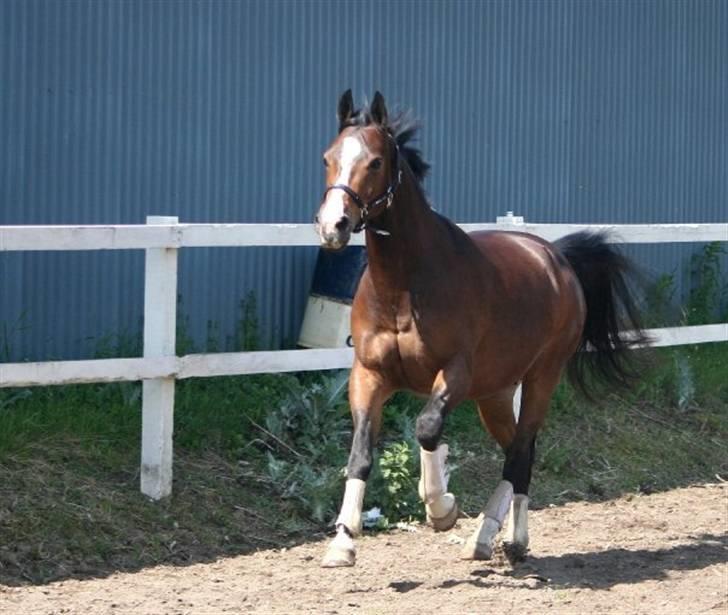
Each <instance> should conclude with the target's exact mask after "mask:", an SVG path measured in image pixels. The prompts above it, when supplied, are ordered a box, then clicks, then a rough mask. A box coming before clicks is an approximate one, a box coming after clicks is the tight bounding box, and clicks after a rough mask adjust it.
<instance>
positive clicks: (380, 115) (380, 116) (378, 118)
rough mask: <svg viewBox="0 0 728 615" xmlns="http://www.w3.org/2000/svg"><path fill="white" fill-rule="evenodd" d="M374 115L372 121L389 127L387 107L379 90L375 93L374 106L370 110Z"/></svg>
mask: <svg viewBox="0 0 728 615" xmlns="http://www.w3.org/2000/svg"><path fill="white" fill-rule="evenodd" d="M369 111H370V113H371V114H372V119H373V120H374V121H375V122H376V123H377V124H379V125H380V126H386V125H387V106H386V105H385V104H384V96H382V93H381V92H380V91H379V90H377V91H376V92H375V93H374V100H372V106H371V107H370V108H369Z"/></svg>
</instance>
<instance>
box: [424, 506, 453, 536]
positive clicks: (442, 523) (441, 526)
mask: <svg viewBox="0 0 728 615" xmlns="http://www.w3.org/2000/svg"><path fill="white" fill-rule="evenodd" d="M459 514H460V511H459V510H458V503H457V502H456V501H455V500H453V503H452V508H451V509H450V512H449V513H447V514H446V515H445V516H444V517H437V518H435V517H431V516H430V515H427V521H428V522H429V524H430V525H432V527H433V529H434V530H435V531H436V532H447V530H449V529H451V528H452V527H453V526H454V525H455V522H456V521H457V520H458V515H459Z"/></svg>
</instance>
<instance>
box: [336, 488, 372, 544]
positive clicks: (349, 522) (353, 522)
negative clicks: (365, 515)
mask: <svg viewBox="0 0 728 615" xmlns="http://www.w3.org/2000/svg"><path fill="white" fill-rule="evenodd" d="M366 486H367V484H366V483H365V482H364V481H363V480H361V479H359V478H350V479H348V480H347V481H346V490H345V491H344V500H343V502H342V503H341V512H340V513H339V517H338V518H337V519H336V525H340V524H341V525H344V526H346V529H347V530H349V531H350V532H351V533H352V535H354V536H358V535H359V534H360V533H361V510H362V507H363V505H364V489H365V488H366Z"/></svg>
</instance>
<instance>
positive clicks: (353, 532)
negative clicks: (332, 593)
mask: <svg viewBox="0 0 728 615" xmlns="http://www.w3.org/2000/svg"><path fill="white" fill-rule="evenodd" d="M391 393H392V390H391V389H390V388H389V387H387V386H386V385H385V383H384V381H383V379H382V378H381V377H380V376H379V375H378V374H377V373H376V372H373V371H371V370H367V369H366V368H364V367H363V366H362V365H361V364H360V363H358V362H355V364H354V367H353V368H352V370H351V376H350V378H349V404H350V406H351V415H352V418H353V420H354V434H353V438H352V442H351V452H350V454H349V464H348V465H347V467H346V488H345V491H344V499H343V501H342V503H341V510H340V512H339V516H338V518H337V519H336V536H335V537H334V539H333V540H332V541H331V543H329V547H328V549H327V551H326V555H324V559H323V561H322V562H321V565H322V566H324V567H325V568H335V567H338V566H353V565H354V563H355V561H356V549H355V547H354V538H355V537H356V536H358V535H359V534H360V533H361V516H362V506H363V503H364V490H365V488H366V480H367V478H369V472H370V471H371V469H372V449H373V447H374V444H375V442H376V439H377V435H378V434H379V428H380V426H381V420H382V406H383V405H384V402H385V401H386V400H387V398H388V397H389V395H390V394H391Z"/></svg>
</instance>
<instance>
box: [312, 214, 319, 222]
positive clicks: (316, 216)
mask: <svg viewBox="0 0 728 615" xmlns="http://www.w3.org/2000/svg"><path fill="white" fill-rule="evenodd" d="M313 223H314V224H318V223H319V216H318V214H316V215H315V216H314V217H313Z"/></svg>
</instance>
